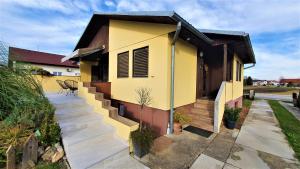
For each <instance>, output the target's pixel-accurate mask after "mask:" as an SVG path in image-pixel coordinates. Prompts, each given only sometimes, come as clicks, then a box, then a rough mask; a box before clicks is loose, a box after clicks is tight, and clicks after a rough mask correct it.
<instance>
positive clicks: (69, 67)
mask: <svg viewBox="0 0 300 169" xmlns="http://www.w3.org/2000/svg"><path fill="white" fill-rule="evenodd" d="M63 57H64V56H63V55H57V54H52V53H45V52H39V51H33V50H27V49H21V48H16V47H9V62H10V64H11V66H16V65H18V64H22V65H24V66H30V67H32V68H36V69H42V70H45V71H48V72H49V73H50V74H52V75H54V76H80V70H79V66H78V65H77V64H74V63H73V62H72V61H65V62H63V63H61V59H62V58H63Z"/></svg>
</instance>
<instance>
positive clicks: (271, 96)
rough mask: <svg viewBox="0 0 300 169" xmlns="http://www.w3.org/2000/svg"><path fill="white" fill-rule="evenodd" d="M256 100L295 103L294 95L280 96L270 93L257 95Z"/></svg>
mask: <svg viewBox="0 0 300 169" xmlns="http://www.w3.org/2000/svg"><path fill="white" fill-rule="evenodd" d="M255 98H257V99H267V100H278V101H285V102H293V98H292V95H280V94H270V93H255Z"/></svg>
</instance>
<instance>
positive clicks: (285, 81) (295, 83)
mask: <svg viewBox="0 0 300 169" xmlns="http://www.w3.org/2000/svg"><path fill="white" fill-rule="evenodd" d="M279 83H280V85H284V86H287V85H288V84H290V85H292V86H300V78H299V79H280V81H279Z"/></svg>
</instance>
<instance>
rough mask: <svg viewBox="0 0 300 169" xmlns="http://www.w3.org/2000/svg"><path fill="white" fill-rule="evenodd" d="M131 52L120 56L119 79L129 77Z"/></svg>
mask: <svg viewBox="0 0 300 169" xmlns="http://www.w3.org/2000/svg"><path fill="white" fill-rule="evenodd" d="M128 62H129V52H124V53H119V54H118V68H117V69H118V70H117V74H118V77H128Z"/></svg>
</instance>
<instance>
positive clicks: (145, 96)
mask: <svg viewBox="0 0 300 169" xmlns="http://www.w3.org/2000/svg"><path fill="white" fill-rule="evenodd" d="M135 92H136V93H137V98H136V100H137V102H138V103H139V105H140V108H141V111H140V131H141V130H142V123H143V121H142V117H143V116H142V113H143V110H144V107H145V106H148V105H150V104H151V101H152V98H151V89H149V88H144V87H141V88H138V89H136V90H135Z"/></svg>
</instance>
